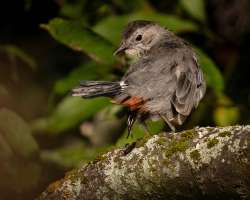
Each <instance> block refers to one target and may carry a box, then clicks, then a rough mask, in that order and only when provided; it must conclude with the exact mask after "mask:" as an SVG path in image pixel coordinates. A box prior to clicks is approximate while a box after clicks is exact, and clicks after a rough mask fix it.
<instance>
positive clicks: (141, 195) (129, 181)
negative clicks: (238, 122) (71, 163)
mask: <svg viewBox="0 0 250 200" xmlns="http://www.w3.org/2000/svg"><path fill="white" fill-rule="evenodd" d="M124 151H125V148H119V149H116V150H113V151H111V152H108V153H107V154H104V155H102V156H100V157H99V158H98V159H96V160H95V161H93V162H91V163H89V164H88V165H86V166H82V167H80V168H79V169H77V170H74V171H73V172H71V173H70V174H68V175H66V176H65V178H64V179H62V180H59V181H57V182H55V183H53V184H51V185H50V186H49V187H48V189H47V190H46V191H45V192H43V193H42V195H41V196H40V197H39V198H38V199H40V200H43V199H46V200H50V199H59V200H60V199H69V200H75V199H79V200H80V199H81V200H83V199H88V200H91V199H106V200H108V199H124V200H125V199H166V198H167V199H179V198H184V199H199V198H204V197H205V198H208V199H210V198H211V199H219V198H223V199H225V198H226V199H227V198H237V199H248V198H249V197H250V186H249V183H250V170H249V168H250V162H249V160H250V126H230V127H221V128H212V127H204V128H198V127H197V128H194V129H192V130H187V131H182V132H179V133H160V134H158V135H154V136H152V137H151V138H148V139H142V140H140V141H138V142H137V145H135V147H134V148H133V149H132V151H131V152H130V153H128V154H126V155H125V154H124Z"/></svg>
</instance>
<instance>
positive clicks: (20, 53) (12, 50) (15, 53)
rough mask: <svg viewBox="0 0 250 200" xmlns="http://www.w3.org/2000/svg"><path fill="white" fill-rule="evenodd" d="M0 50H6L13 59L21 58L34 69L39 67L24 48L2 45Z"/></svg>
mask: <svg viewBox="0 0 250 200" xmlns="http://www.w3.org/2000/svg"><path fill="white" fill-rule="evenodd" d="M0 51H3V52H5V53H6V54H7V55H8V56H9V58H10V59H12V60H14V59H20V60H21V61H23V62H24V63H26V64H27V66H28V67H30V68H31V69H33V70H34V69H36V67H37V64H36V62H35V60H34V59H33V58H32V57H31V56H30V55H29V54H27V53H26V52H25V51H24V50H23V49H21V48H19V47H17V46H15V45H3V46H0Z"/></svg>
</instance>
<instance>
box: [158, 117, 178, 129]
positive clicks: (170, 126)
mask: <svg viewBox="0 0 250 200" xmlns="http://www.w3.org/2000/svg"><path fill="white" fill-rule="evenodd" d="M160 116H161V118H162V119H163V120H164V121H165V122H166V123H167V125H168V126H169V128H170V129H171V130H172V132H175V127H174V126H173V124H171V122H170V121H169V120H168V118H167V117H165V116H163V115H160Z"/></svg>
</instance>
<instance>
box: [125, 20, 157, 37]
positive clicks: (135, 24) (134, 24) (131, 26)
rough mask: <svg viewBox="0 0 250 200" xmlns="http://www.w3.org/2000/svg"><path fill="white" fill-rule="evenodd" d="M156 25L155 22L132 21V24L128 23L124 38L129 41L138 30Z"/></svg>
mask: <svg viewBox="0 0 250 200" xmlns="http://www.w3.org/2000/svg"><path fill="white" fill-rule="evenodd" d="M154 24H155V23H154V22H152V21H147V20H135V21H132V22H130V23H128V25H127V26H126V28H125V30H124V31H123V33H122V38H124V39H127V38H129V37H130V36H131V34H132V33H133V32H134V31H135V30H137V29H138V28H142V27H145V26H149V25H154Z"/></svg>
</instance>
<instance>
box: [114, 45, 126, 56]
mask: <svg viewBox="0 0 250 200" xmlns="http://www.w3.org/2000/svg"><path fill="white" fill-rule="evenodd" d="M127 48H128V47H127V46H126V45H125V44H124V43H122V44H121V46H120V47H119V48H118V49H116V51H115V52H114V53H113V55H119V54H122V53H124V51H125V50H126V49H127Z"/></svg>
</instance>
